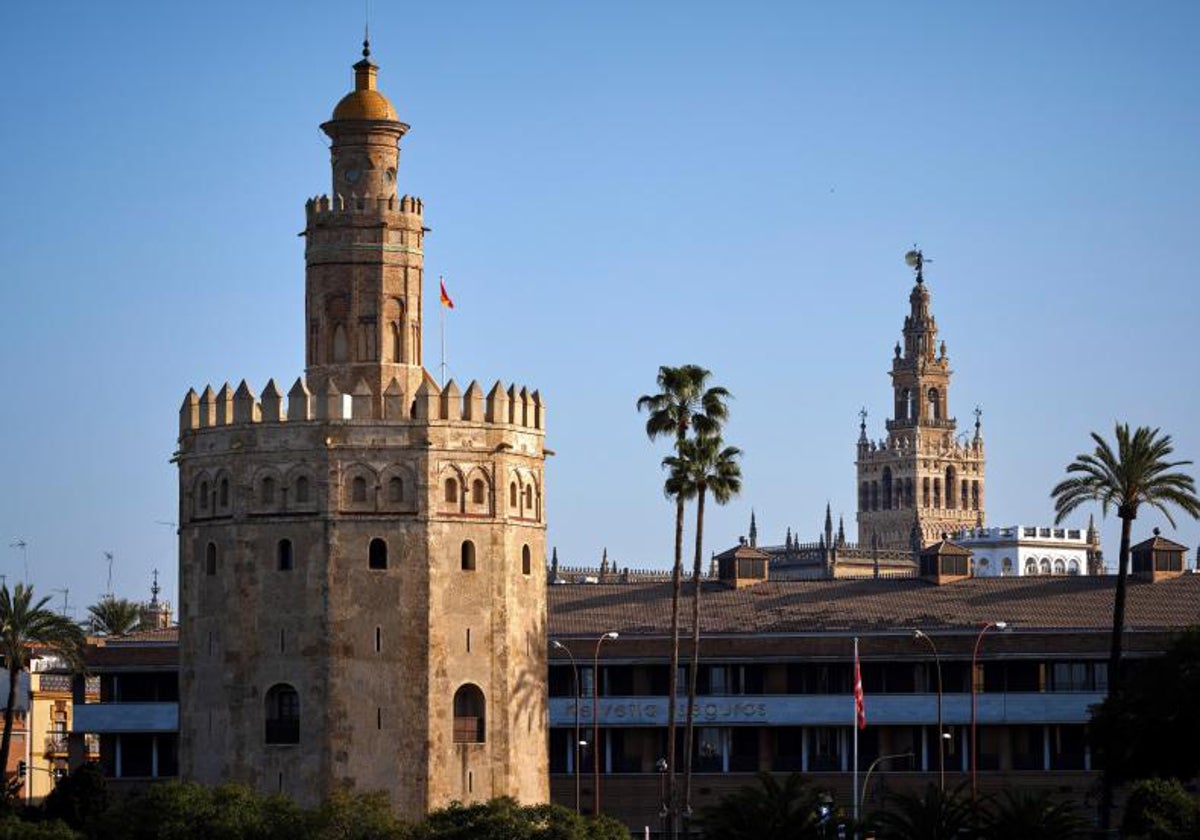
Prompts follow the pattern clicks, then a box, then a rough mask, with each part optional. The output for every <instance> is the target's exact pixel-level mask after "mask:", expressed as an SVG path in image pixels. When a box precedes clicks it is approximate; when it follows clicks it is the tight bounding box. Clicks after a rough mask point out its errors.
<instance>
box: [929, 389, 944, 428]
mask: <svg viewBox="0 0 1200 840" xmlns="http://www.w3.org/2000/svg"><path fill="white" fill-rule="evenodd" d="M929 416H930V417H931V418H933V419H934V420H941V419H942V400H941V395H940V394H939V393H938V389H937V388H930V389H929Z"/></svg>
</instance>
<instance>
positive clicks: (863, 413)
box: [858, 406, 867, 432]
mask: <svg viewBox="0 0 1200 840" xmlns="http://www.w3.org/2000/svg"><path fill="white" fill-rule="evenodd" d="M858 419H859V426H858V427H859V428H860V429H862V430H863V431H864V432H865V431H866V430H867V409H866V406H864V407H862V408H860V409H859V410H858Z"/></svg>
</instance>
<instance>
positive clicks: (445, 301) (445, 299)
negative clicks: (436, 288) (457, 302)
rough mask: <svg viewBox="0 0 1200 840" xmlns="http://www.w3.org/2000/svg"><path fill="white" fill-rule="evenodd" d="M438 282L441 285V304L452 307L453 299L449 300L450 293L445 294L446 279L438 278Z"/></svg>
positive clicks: (448, 307)
mask: <svg viewBox="0 0 1200 840" xmlns="http://www.w3.org/2000/svg"><path fill="white" fill-rule="evenodd" d="M439 282H440V284H441V287H442V306H444V307H446V308H447V309H453V308H454V301H452V300H450V295H448V294H446V281H445V280H441V279H440V278H439Z"/></svg>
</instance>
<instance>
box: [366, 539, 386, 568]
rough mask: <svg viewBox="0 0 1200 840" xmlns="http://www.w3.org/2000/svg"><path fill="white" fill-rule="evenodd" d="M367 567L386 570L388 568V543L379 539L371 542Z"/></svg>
mask: <svg viewBox="0 0 1200 840" xmlns="http://www.w3.org/2000/svg"><path fill="white" fill-rule="evenodd" d="M367 566H368V567H369V568H371V569H386V568H387V567H388V549H387V543H386V542H384V541H383V540H382V539H380V538H379V537H376V538H375V539H373V540H371V545H370V547H369V549H368V551H367Z"/></svg>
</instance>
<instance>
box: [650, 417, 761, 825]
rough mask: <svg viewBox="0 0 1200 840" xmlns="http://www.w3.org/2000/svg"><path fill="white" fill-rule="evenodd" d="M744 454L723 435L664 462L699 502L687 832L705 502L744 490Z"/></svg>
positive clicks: (687, 444)
mask: <svg viewBox="0 0 1200 840" xmlns="http://www.w3.org/2000/svg"><path fill="white" fill-rule="evenodd" d="M741 454H742V451H741V450H740V449H738V448H737V447H736V446H724V445H723V441H722V440H721V437H720V435H700V436H699V437H696V438H689V439H688V440H686V441H684V443H683V445H682V446H681V447H680V454H678V455H674V456H671V457H668V458H664V459H663V466H664V467H666V468H668V469H669V470H670V472H671V475H670V478H669V479H668V480H667V485H668V487H670V488H671V489H672V490H673V491H674V492H675V494H676V496H677V497H679V498H689V499H690V498H693V497H695V499H696V556H695V560H694V562H693V565H692V667H691V669H690V670H689V672H688V704H687V723H686V724H685V729H684V732H685V735H684V739H683V819H684V826H685V832H686V826H687V822H688V820H689V818H690V816H691V808H692V738H693V732H694V729H695V726H694V720H693V710H694V707H695V704H696V677H697V675H698V673H699V670H700V668H699V666H700V575H701V570H702V567H703V566H702V564H703V557H704V500H705V497H706V496H707V495H708V494H709V493H710V492H711V493H712V497H713V501H715V502H716V503H717V504H719V505H723V504H725V503H727V502H728V501H729V500H730V499H732V498H733V497H734V496H735V495H737V493H738V492H739V491H740V490H741V489H742V468H741V466H739V465H738V462H737V459H738V458H739V457H741Z"/></svg>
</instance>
